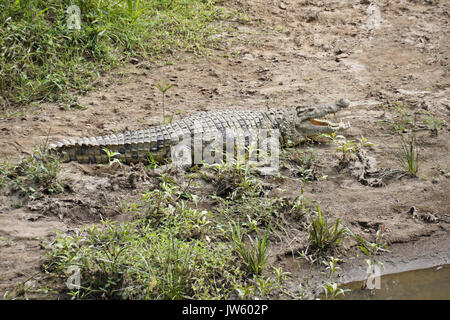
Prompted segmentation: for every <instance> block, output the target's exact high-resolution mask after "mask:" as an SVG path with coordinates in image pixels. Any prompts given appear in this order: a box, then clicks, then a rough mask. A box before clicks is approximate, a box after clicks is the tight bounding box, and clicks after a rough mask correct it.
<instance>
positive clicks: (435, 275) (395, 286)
mask: <svg viewBox="0 0 450 320" xmlns="http://www.w3.org/2000/svg"><path fill="white" fill-rule="evenodd" d="M375 283H376V282H374V281H372V282H371V284H372V285H374V284H375ZM363 284H364V281H356V282H351V283H348V284H345V285H342V286H341V287H342V288H348V289H351V290H352V291H351V292H347V293H346V294H345V296H344V297H342V296H339V299H345V300H355V299H358V300H366V299H370V300H385V299H387V300H391V299H392V300H418V299H421V300H422V299H423V300H450V264H448V265H443V266H438V267H433V268H428V269H420V270H413V271H406V272H401V273H394V274H388V275H382V276H380V278H379V282H378V283H376V284H378V285H379V289H372V290H369V289H361V288H362V286H363Z"/></svg>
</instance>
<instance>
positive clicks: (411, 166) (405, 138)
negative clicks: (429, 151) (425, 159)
mask: <svg viewBox="0 0 450 320" xmlns="http://www.w3.org/2000/svg"><path fill="white" fill-rule="evenodd" d="M400 145H401V150H400V155H398V160H399V162H400V164H401V165H402V166H403V168H404V169H405V171H406V172H407V173H409V174H411V175H412V176H414V177H415V176H416V175H417V172H418V171H419V164H420V163H419V154H420V148H419V145H418V143H417V138H416V134H415V133H414V132H412V133H410V134H409V135H403V134H401V135H400Z"/></svg>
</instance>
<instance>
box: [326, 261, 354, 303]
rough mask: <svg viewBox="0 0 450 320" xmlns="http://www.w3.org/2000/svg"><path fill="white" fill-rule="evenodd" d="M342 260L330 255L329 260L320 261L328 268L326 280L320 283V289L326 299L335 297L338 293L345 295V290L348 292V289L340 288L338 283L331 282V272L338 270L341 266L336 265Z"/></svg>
mask: <svg viewBox="0 0 450 320" xmlns="http://www.w3.org/2000/svg"><path fill="white" fill-rule="evenodd" d="M340 262H342V260H341V259H339V258H334V257H332V256H331V257H330V258H329V260H328V261H327V260H323V261H322V263H323V264H324V265H325V266H326V267H327V270H329V273H328V280H327V281H326V282H325V283H324V284H323V285H322V289H323V291H324V294H325V298H326V299H335V298H336V297H337V296H339V295H345V293H346V292H349V291H350V289H342V288H341V287H340V285H339V284H337V283H335V282H331V278H332V277H333V274H334V273H335V272H336V271H338V270H340V269H341V268H340V267H338V266H337V264H338V263H340Z"/></svg>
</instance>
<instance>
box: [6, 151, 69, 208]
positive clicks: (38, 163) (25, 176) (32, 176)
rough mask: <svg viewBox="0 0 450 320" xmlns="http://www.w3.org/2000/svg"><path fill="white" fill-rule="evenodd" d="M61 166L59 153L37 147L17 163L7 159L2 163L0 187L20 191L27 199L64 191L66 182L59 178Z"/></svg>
mask: <svg viewBox="0 0 450 320" xmlns="http://www.w3.org/2000/svg"><path fill="white" fill-rule="evenodd" d="M60 167H61V162H60V160H59V157H58V155H56V154H52V153H49V152H48V151H46V149H45V148H35V149H34V150H33V153H32V154H31V155H30V156H29V157H25V158H22V159H21V160H20V161H19V163H18V164H16V165H12V164H10V163H8V162H7V161H3V162H2V163H0V189H2V188H8V189H9V190H10V191H12V192H19V193H20V195H21V196H23V198H24V199H25V200H34V199H38V198H41V197H42V196H43V195H44V194H55V193H60V192H64V183H63V182H61V181H59V180H58V173H59V171H60Z"/></svg>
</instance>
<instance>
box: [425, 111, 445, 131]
mask: <svg viewBox="0 0 450 320" xmlns="http://www.w3.org/2000/svg"><path fill="white" fill-rule="evenodd" d="M425 124H426V125H427V127H428V129H430V131H431V134H432V135H434V136H437V135H438V132H439V130H441V129H442V128H443V127H444V124H445V121H444V120H442V119H439V118H436V117H434V116H433V115H428V116H427V117H425Z"/></svg>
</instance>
